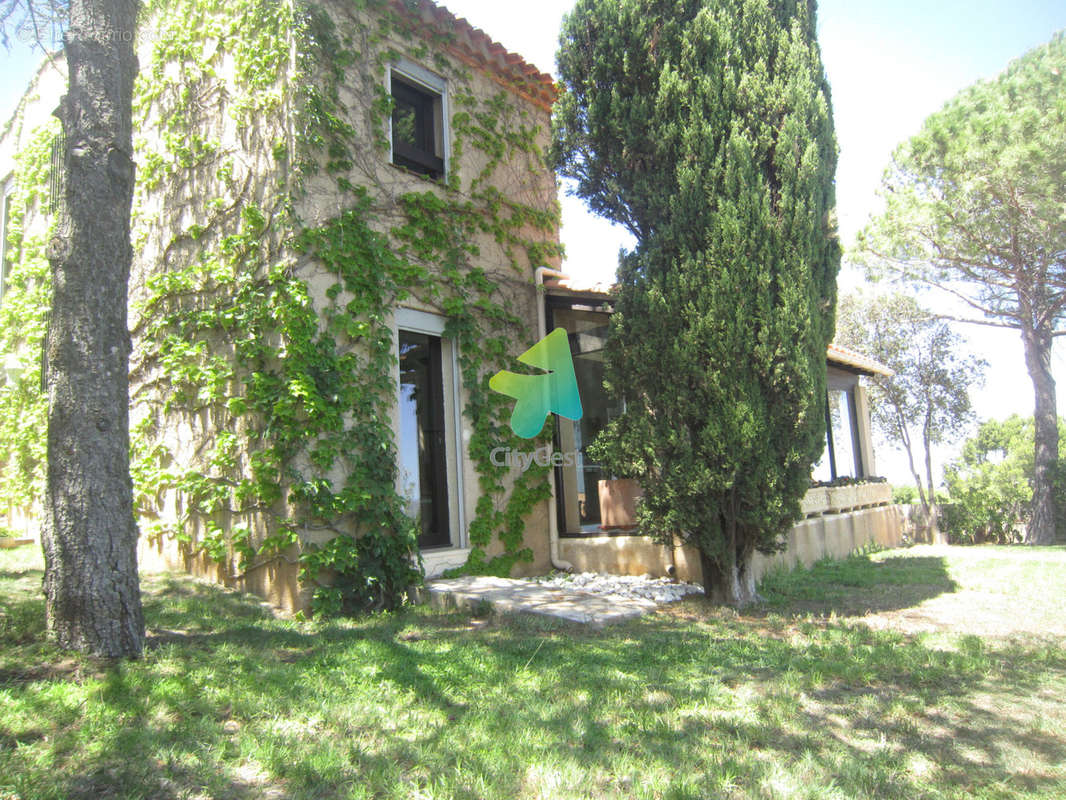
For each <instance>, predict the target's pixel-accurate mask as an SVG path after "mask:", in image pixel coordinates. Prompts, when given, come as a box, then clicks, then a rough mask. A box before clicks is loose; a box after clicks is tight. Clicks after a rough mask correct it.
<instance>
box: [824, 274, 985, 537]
mask: <svg viewBox="0 0 1066 800" xmlns="http://www.w3.org/2000/svg"><path fill="white" fill-rule="evenodd" d="M836 338H837V341H838V342H839V343H840V344H842V345H844V346H845V347H851V348H854V349H856V350H859V351H861V352H863V353H865V354H867V355H869V356H871V357H873V358H875V359H877V360H878V361H880V362H881V363H882V364H884V365H885V366H887V367H888V368H889V369H891V370H892V371H893V373H894V374H893V375H892V376H891V377H888V376H884V375H874V376H872V377H871V378H870V384H871V392H870V400H871V416H872V419H873V422H874V425H875V426H876V427H877V429H878V430H879V431H880V433H881V434H882V435H883V436H884V438H885V439H886V440H888V441H890V442H894V443H896V444H899V445H901V446H902V447H903V449H904V450H905V451H906V452H907V458H908V461H909V464H910V470H911V474H912V475H913V476H914V481H915V484H916V486H917V492H918V497H919V500H920V502H921V505H922V508H923V511H924V513H925V515H926V519H927V520H928V524H929V525H930V527H931V529H932V531H933V535H934V537H936V535H937V533H936V519H937V513H936V512H937V509H936V505H937V503H936V493H935V492H936V487H935V483H934V479H933V474H934V470H933V447H934V446H935V445H938V444H941V443H943V442H950V441H953V440H955V439H957V438H958V437H959V436H960V434H961V433H962V432H963V430H964V429H965V427H966V425H967V424H968V423H969V422H970V419H971V416H972V407H971V404H970V390H971V389H972V388H973V387H975V386H976V385H979V384H980V382H981V380H982V374H983V371H984V368H985V366H986V365H985V362H984V361H983V360H982V359H979V358H976V357H975V356H973V355H970V354H969V353H967V351H966V344H965V340H964V339H963V338H962V337H961V336H959V335H958V334H957V333H955V332H954V331H952V329H951V326H950V325H949V324H948V323H947V322H945V321H944V320H941V319H938V318H937V317H935V316H934V315H932V314H931V313H929V312H928V311H926V310H924V309H923V308H921V306H919V305H918V301H917V300H915V299H914V298H913V297H911V296H910V295H906V294H900V293H896V294H892V295H879V296H864V295H858V294H852V295H846V296H845V297H843V298H842V299H841V301H840V305H839V307H838V309H837V336H836ZM916 457H917V458H918V459H919V463H920V464H921V466H919V464H918V463H916ZM923 467H924V469H923ZM923 473H924V475H923ZM923 477H924V481H923Z"/></svg>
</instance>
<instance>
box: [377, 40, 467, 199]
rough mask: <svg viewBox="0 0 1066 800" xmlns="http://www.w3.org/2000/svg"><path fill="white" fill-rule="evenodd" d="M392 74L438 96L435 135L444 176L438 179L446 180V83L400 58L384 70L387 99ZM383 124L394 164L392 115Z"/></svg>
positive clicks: (448, 159)
mask: <svg viewBox="0 0 1066 800" xmlns="http://www.w3.org/2000/svg"><path fill="white" fill-rule="evenodd" d="M394 72H395V73H398V74H399V75H400V76H401V77H402V78H403V79H404V80H405V81H407V82H408V83H413V84H414V85H416V86H420V87H422V88H423V89H425V90H427V91H430V92H433V93H434V94H439V95H440V117H441V118H440V126H439V128H438V130H437V131H435V133H436V134H437V135H438V136H439V137H440V143H441V152H442V153H443V155H442V156H441V158H442V159H443V160H444V175H443V176H441V178H440V179H441V180H447V178H448V176H449V175H450V174H451V150H452V148H451V143H452V142H451V135H450V132H449V125H448V119H449V118H450V116H451V115H450V114H449V108H448V105H449V104H448V82H447V81H446V80H445V79H444V78H443V77H441V76H440V75H438V74H437V73H435V72H430V71H429V70H428V69H426V68H425V67H421V66H419V65H418V64H415V63H414V62H413V61H408V60H407V59H406V58H400V59H397V60H396V61H394V62H393V63H392V64H390V65H389V68H388V69H386V70H385V93H386V94H388V96H389V97H392V74H393V73H394ZM385 124H386V129H387V136H388V140H389V163H390V164H394V162H393V160H392V114H389V116H388V118H387V120H386V122H385Z"/></svg>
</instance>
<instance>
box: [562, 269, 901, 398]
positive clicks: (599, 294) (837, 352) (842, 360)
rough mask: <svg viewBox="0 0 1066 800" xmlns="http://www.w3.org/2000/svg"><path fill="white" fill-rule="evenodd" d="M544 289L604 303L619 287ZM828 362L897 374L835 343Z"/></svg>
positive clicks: (576, 284)
mask: <svg viewBox="0 0 1066 800" xmlns="http://www.w3.org/2000/svg"><path fill="white" fill-rule="evenodd" d="M544 288H545V289H546V290H547V292H548V294H549V295H551V296H552V297H567V298H578V297H582V298H596V299H599V300H604V301H609V300H611V299H612V298H613V297H614V295H615V294H616V293H617V290H618V287H617V285H614V286H609V285H607V284H606V283H585V284H582V283H581V282H580V281H576V280H574V279H573V278H570V277H565V278H556V279H551V280H546V281H544ZM826 361H828V362H829V363H830V364H834V365H836V366H839V367H844V368H845V369H849V370H851V371H853V372H858V373H860V374H862V375H884V376H885V377H891V376H892V375H894V374H895V373H893V372H892V370H890V369H889V368H888V367H886V366H885V365H884V364H881V363H879V362H877V361H875V360H874V359H872V358H870V357H869V356H864V355H863V354H862V353H856V352H855V351H854V350H849V349H848V348H846V347H842V346H840V345H838V344H836V343H835V342H833V343H831V344H830V345H829V347H828V349H827V350H826Z"/></svg>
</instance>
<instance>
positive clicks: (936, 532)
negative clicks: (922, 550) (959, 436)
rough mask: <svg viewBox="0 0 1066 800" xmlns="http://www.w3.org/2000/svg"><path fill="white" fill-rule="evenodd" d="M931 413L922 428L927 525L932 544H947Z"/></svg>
mask: <svg viewBox="0 0 1066 800" xmlns="http://www.w3.org/2000/svg"><path fill="white" fill-rule="evenodd" d="M930 438H931V437H930V436H929V415H928V414H926V424H925V426H924V427H923V429H922V445H923V446H924V447H925V479H926V481H927V483H926V487H927V488H928V490H929V503H928V504H927V505H926V507H925V516H926V525H927V526H928V529H929V541H930V542H931V543H932V544H947V543H948V535H947V534H946V533H944V532H943V531H941V530H940V507H939V506H938V505H937V502H936V485H935V484H934V482H933V446H932V443H931V442H930V441H929V439H930Z"/></svg>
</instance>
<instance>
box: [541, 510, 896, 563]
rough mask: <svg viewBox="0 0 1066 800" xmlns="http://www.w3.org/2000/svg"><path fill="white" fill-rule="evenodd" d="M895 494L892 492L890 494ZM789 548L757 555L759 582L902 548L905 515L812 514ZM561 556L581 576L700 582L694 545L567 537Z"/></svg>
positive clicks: (869, 512)
mask: <svg viewBox="0 0 1066 800" xmlns="http://www.w3.org/2000/svg"><path fill="white" fill-rule="evenodd" d="M889 491H890V492H891V490H889ZM786 537H787V544H788V546H787V548H786V549H785V550H784V551H783V552H781V553H777V554H776V555H773V556H764V555H762V554H760V553H757V554H756V555H755V560H754V562H753V565H752V566H753V569H754V571H755V576H756V579H759V578H761V577H762V576H763V575H765V574H766V572H767V571H768V570H770V569H771V568H773V567H775V566H781V567H784V568H786V569H787V568H791V567H794V566H796V565H798V564H802V565H804V566H808V567H809V566H810V565H812V564H813V563H814V562H816V561H818V560H819V559H821V558H825V557H826V556H830V557H832V558H845V557H846V556H848V555H849V554H851V553H853V552H855V551H856V550H860V549H862V548H864V547H867V546H870V545H878V546H880V547H899V546H900V544H902V541H903V526H902V516H901V514H900V512H899V509H898V508H897V507H896V506H894V505H878V506H870V507H866V508H859V509H856V510H853V511H847V512H844V513H820V514H819V513H813V514H812V516H809V517H807V518H806V519H804V520H802V521H800V522H798V523H796V525H795V526H793V528H792V529H791V530H790V531H789V532H788V534H787V535H786ZM559 554H560V556H561V557H562V558H563V559H564V560H565V561H569V562H570V563H571V564H573V565H574V568H575V569H576V570H578V571H580V572H606V573H611V574H618V575H645V574H647V575H652V576H654V577H662V576H665V575H669V574H671V570H670V568H671V567H673V568H674V570H673V574H675V575H676V576H677V578H678V579H680V580H683V581H690V582H693V583H700V582H701V581H702V570H701V569H700V559H699V554H698V553H697V552H696V550H695V548H692V547H672V548H671V547H667V546H665V545H662V544H658V543H657V542H656V541H655V540H653V539H652V538H651V537H648V536H597V537H589V538H579V539H569V538H564V539H561V540H560V542H559Z"/></svg>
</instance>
